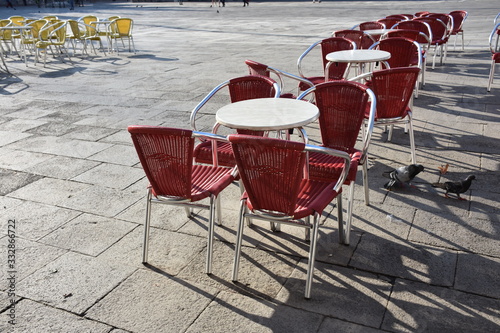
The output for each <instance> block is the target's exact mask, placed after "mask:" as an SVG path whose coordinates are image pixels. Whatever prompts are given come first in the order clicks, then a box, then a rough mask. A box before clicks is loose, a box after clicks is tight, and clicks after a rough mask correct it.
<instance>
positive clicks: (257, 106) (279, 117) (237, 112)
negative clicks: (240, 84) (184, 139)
mask: <svg viewBox="0 0 500 333" xmlns="http://www.w3.org/2000/svg"><path fill="white" fill-rule="evenodd" d="M318 117H319V109H318V107H317V106H316V105H314V104H311V103H309V102H306V101H300V100H296V99H291V98H257V99H248V100H244V101H240V102H235V103H231V104H228V105H225V106H223V107H222V108H220V109H219V110H218V111H217V114H216V115H215V118H216V120H217V123H219V124H221V125H224V126H226V127H229V128H234V129H244V130H253V131H280V130H285V129H290V128H299V129H300V128H301V127H302V126H304V125H307V124H309V123H311V122H313V121H315V120H316V119H318Z"/></svg>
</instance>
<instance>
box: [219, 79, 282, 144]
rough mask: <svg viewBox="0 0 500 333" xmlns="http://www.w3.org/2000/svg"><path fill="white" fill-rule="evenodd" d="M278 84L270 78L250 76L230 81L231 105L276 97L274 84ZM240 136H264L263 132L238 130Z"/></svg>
mask: <svg viewBox="0 0 500 333" xmlns="http://www.w3.org/2000/svg"><path fill="white" fill-rule="evenodd" d="M274 83H276V81H274V80H273V79H271V78H269V77H264V76H261V75H258V76H255V75H249V76H242V77H237V78H234V79H231V80H229V84H228V89H229V95H230V97H231V103H235V102H239V101H244V100H247V99H254V98H267V97H274V95H275V94H276V91H275V90H274V87H273V84H274ZM237 132H238V133H240V134H250V135H263V134H264V132H262V131H250V130H237Z"/></svg>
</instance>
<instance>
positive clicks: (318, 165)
mask: <svg viewBox="0 0 500 333" xmlns="http://www.w3.org/2000/svg"><path fill="white" fill-rule="evenodd" d="M350 155H351V166H350V168H349V173H348V174H347V178H346V182H345V183H346V184H347V185H349V184H350V183H351V181H353V180H356V173H357V172H358V165H359V160H360V159H361V155H362V153H361V152H360V151H358V150H356V151H355V152H354V153H352V154H350ZM343 166H344V161H343V160H342V159H341V158H340V157H335V156H329V155H325V154H319V153H314V152H311V153H309V178H310V179H314V180H321V181H333V180H335V179H338V178H339V176H340V174H341V173H342V168H343Z"/></svg>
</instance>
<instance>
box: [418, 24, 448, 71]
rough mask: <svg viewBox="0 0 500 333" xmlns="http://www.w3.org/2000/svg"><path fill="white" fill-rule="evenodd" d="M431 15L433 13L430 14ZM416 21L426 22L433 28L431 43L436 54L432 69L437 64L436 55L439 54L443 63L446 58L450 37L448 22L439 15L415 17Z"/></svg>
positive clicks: (440, 61)
mask: <svg viewBox="0 0 500 333" xmlns="http://www.w3.org/2000/svg"><path fill="white" fill-rule="evenodd" d="M429 15H431V14H429ZM414 21H419V22H425V23H427V24H428V26H429V27H430V29H431V33H432V37H431V38H430V39H431V45H432V46H434V55H433V57H432V69H434V68H435V65H436V56H437V55H438V54H439V58H440V60H439V63H440V64H441V65H442V64H443V61H444V59H445V58H446V44H447V43H448V39H449V36H450V35H449V31H450V30H449V29H448V28H449V27H450V28H451V25H450V26H448V25H447V23H446V22H443V21H442V20H441V19H439V18H437V17H428V16H426V17H419V18H416V19H414Z"/></svg>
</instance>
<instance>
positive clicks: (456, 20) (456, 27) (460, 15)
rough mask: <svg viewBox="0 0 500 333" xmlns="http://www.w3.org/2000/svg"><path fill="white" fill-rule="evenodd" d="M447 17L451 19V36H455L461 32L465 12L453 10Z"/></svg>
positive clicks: (465, 15)
mask: <svg viewBox="0 0 500 333" xmlns="http://www.w3.org/2000/svg"><path fill="white" fill-rule="evenodd" d="M449 15H450V16H451V17H452V18H453V31H452V33H451V34H452V35H455V34H457V32H460V31H462V26H463V25H464V21H465V18H466V17H467V12H466V11H465V10H454V11H452V12H450V13H449Z"/></svg>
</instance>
